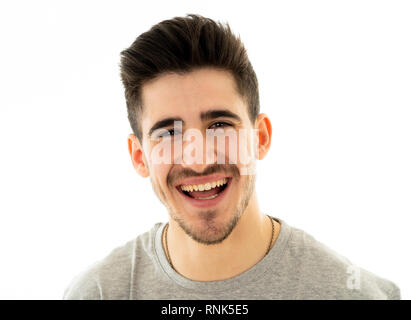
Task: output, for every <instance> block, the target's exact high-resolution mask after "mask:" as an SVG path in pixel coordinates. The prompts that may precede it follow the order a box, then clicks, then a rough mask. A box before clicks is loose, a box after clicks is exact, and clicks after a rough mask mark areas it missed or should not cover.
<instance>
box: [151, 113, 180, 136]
mask: <svg viewBox="0 0 411 320" xmlns="http://www.w3.org/2000/svg"><path fill="white" fill-rule="evenodd" d="M174 121H181V122H182V123H183V124H184V120H183V119H181V118H173V117H170V118H165V119H163V120H159V121H157V122H156V123H155V124H154V125H153V126H152V127H151V129H150V130H149V131H148V136H149V137H150V136H151V135H152V134H153V132H154V131H156V130H158V129H161V128H164V127H169V126H172V125H174Z"/></svg>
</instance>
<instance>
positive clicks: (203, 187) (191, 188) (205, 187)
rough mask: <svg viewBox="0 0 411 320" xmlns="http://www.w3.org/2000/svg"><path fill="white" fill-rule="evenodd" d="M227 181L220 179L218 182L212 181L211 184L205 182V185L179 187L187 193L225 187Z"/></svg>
mask: <svg viewBox="0 0 411 320" xmlns="http://www.w3.org/2000/svg"><path fill="white" fill-rule="evenodd" d="M227 181H228V180H227V178H224V179H220V180H217V181H213V182H207V183H205V184H192V185H188V184H187V185H184V186H181V190H183V191H188V192H193V191H204V190H211V189H213V188H215V187H220V186H222V185H225V184H226V183H227Z"/></svg>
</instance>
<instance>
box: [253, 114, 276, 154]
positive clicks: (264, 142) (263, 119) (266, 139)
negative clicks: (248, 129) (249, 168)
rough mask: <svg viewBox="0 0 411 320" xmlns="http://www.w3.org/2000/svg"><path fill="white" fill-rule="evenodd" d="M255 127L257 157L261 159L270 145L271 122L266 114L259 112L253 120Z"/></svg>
mask: <svg viewBox="0 0 411 320" xmlns="http://www.w3.org/2000/svg"><path fill="white" fill-rule="evenodd" d="M255 129H256V130H257V134H258V146H257V147H258V153H257V159H258V160H262V159H264V157H265V156H266V154H267V152H268V150H269V149H270V145H271V134H272V128H271V122H270V119H268V117H267V115H266V114H264V113H260V114H259V115H258V116H257V119H256V121H255Z"/></svg>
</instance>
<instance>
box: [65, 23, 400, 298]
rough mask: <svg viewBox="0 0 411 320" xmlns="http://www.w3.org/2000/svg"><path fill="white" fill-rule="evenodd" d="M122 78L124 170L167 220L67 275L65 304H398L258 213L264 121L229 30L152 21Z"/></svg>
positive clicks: (299, 234)
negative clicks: (148, 187)
mask: <svg viewBox="0 0 411 320" xmlns="http://www.w3.org/2000/svg"><path fill="white" fill-rule="evenodd" d="M121 76H122V81H123V84H124V87H125V95H126V101H127V109H128V117H129V121H130V124H131V127H132V129H133V133H134V134H130V135H129V138H128V143H129V152H130V155H131V160H132V164H133V166H134V168H135V170H136V171H137V173H138V174H139V175H140V176H142V177H144V178H146V177H150V179H151V183H152V186H153V190H154V192H155V194H156V195H157V197H158V198H159V199H160V201H161V202H162V203H163V204H164V206H165V207H166V208H167V210H168V213H169V222H168V223H157V224H155V225H154V226H153V228H152V229H151V230H149V231H147V232H146V233H144V234H141V235H139V236H138V237H136V239H133V240H131V241H130V242H128V243H126V244H125V245H124V246H122V247H119V248H116V249H115V250H113V251H112V252H111V253H110V254H109V255H108V256H107V257H106V258H104V259H102V260H101V261H98V262H97V263H95V264H94V265H93V266H92V267H90V268H89V269H88V270H86V271H85V272H83V273H82V274H80V275H78V276H77V277H76V278H75V279H74V280H73V281H72V283H71V285H70V286H69V287H68V288H67V289H66V291H65V293H64V298H65V299H400V291H399V288H398V287H397V286H396V285H395V284H394V283H393V282H391V281H389V280H386V279H383V278H380V277H378V276H376V275H374V274H372V273H370V272H368V271H366V270H364V269H362V268H359V267H356V266H354V265H353V264H352V263H351V262H350V261H349V260H348V259H346V258H345V257H342V256H340V255H339V254H337V253H336V252H334V251H333V250H331V249H329V248H328V247H327V246H325V245H324V244H322V243H320V242H318V241H317V240H316V239H315V238H313V237H312V236H310V235H309V234H307V233H305V232H304V231H303V230H300V229H297V228H295V227H292V226H290V225H288V224H287V223H286V222H285V221H284V220H282V219H280V218H277V217H272V216H271V215H270V213H264V212H262V211H261V210H260V208H259V206H258V201H257V195H256V192H255V188H254V185H255V171H254V168H255V162H256V160H257V159H263V158H264V157H265V155H266V154H267V152H268V150H269V148H270V142H271V124H270V120H269V119H268V117H267V116H266V115H265V114H263V113H259V109H260V107H259V93H258V82H257V77H256V75H255V73H254V70H253V68H252V65H251V63H250V61H249V60H248V57H247V54H246V50H245V49H244V47H243V44H242V43H241V41H240V40H239V38H237V37H235V36H234V35H233V34H232V32H231V30H230V28H229V26H228V25H226V26H224V25H222V24H221V23H215V22H214V21H212V20H211V19H207V18H204V17H202V16H199V15H188V16H187V17H178V18H174V19H171V20H166V21H163V22H161V23H159V24H157V25H155V26H153V27H152V28H151V29H150V30H149V31H148V32H145V33H143V34H142V35H140V36H139V37H138V38H137V39H136V40H135V42H134V43H133V44H132V45H131V46H130V48H128V49H126V50H124V51H123V52H122V60H121ZM221 137H222V139H221ZM219 139H220V140H219ZM215 140H217V146H216V144H215ZM218 141H219V142H218ZM219 146H220V147H219ZM221 146H222V147H221ZM247 156H248V157H247Z"/></svg>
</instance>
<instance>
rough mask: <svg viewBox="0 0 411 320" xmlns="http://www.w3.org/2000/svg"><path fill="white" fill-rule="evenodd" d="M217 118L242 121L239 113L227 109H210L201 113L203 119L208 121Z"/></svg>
mask: <svg viewBox="0 0 411 320" xmlns="http://www.w3.org/2000/svg"><path fill="white" fill-rule="evenodd" d="M216 118H231V119H233V120H236V121H237V122H241V118H240V117H239V116H238V115H236V114H235V113H233V112H231V111H229V110H227V109H214V110H208V111H205V112H201V114H200V119H201V121H207V120H212V119H216Z"/></svg>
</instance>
